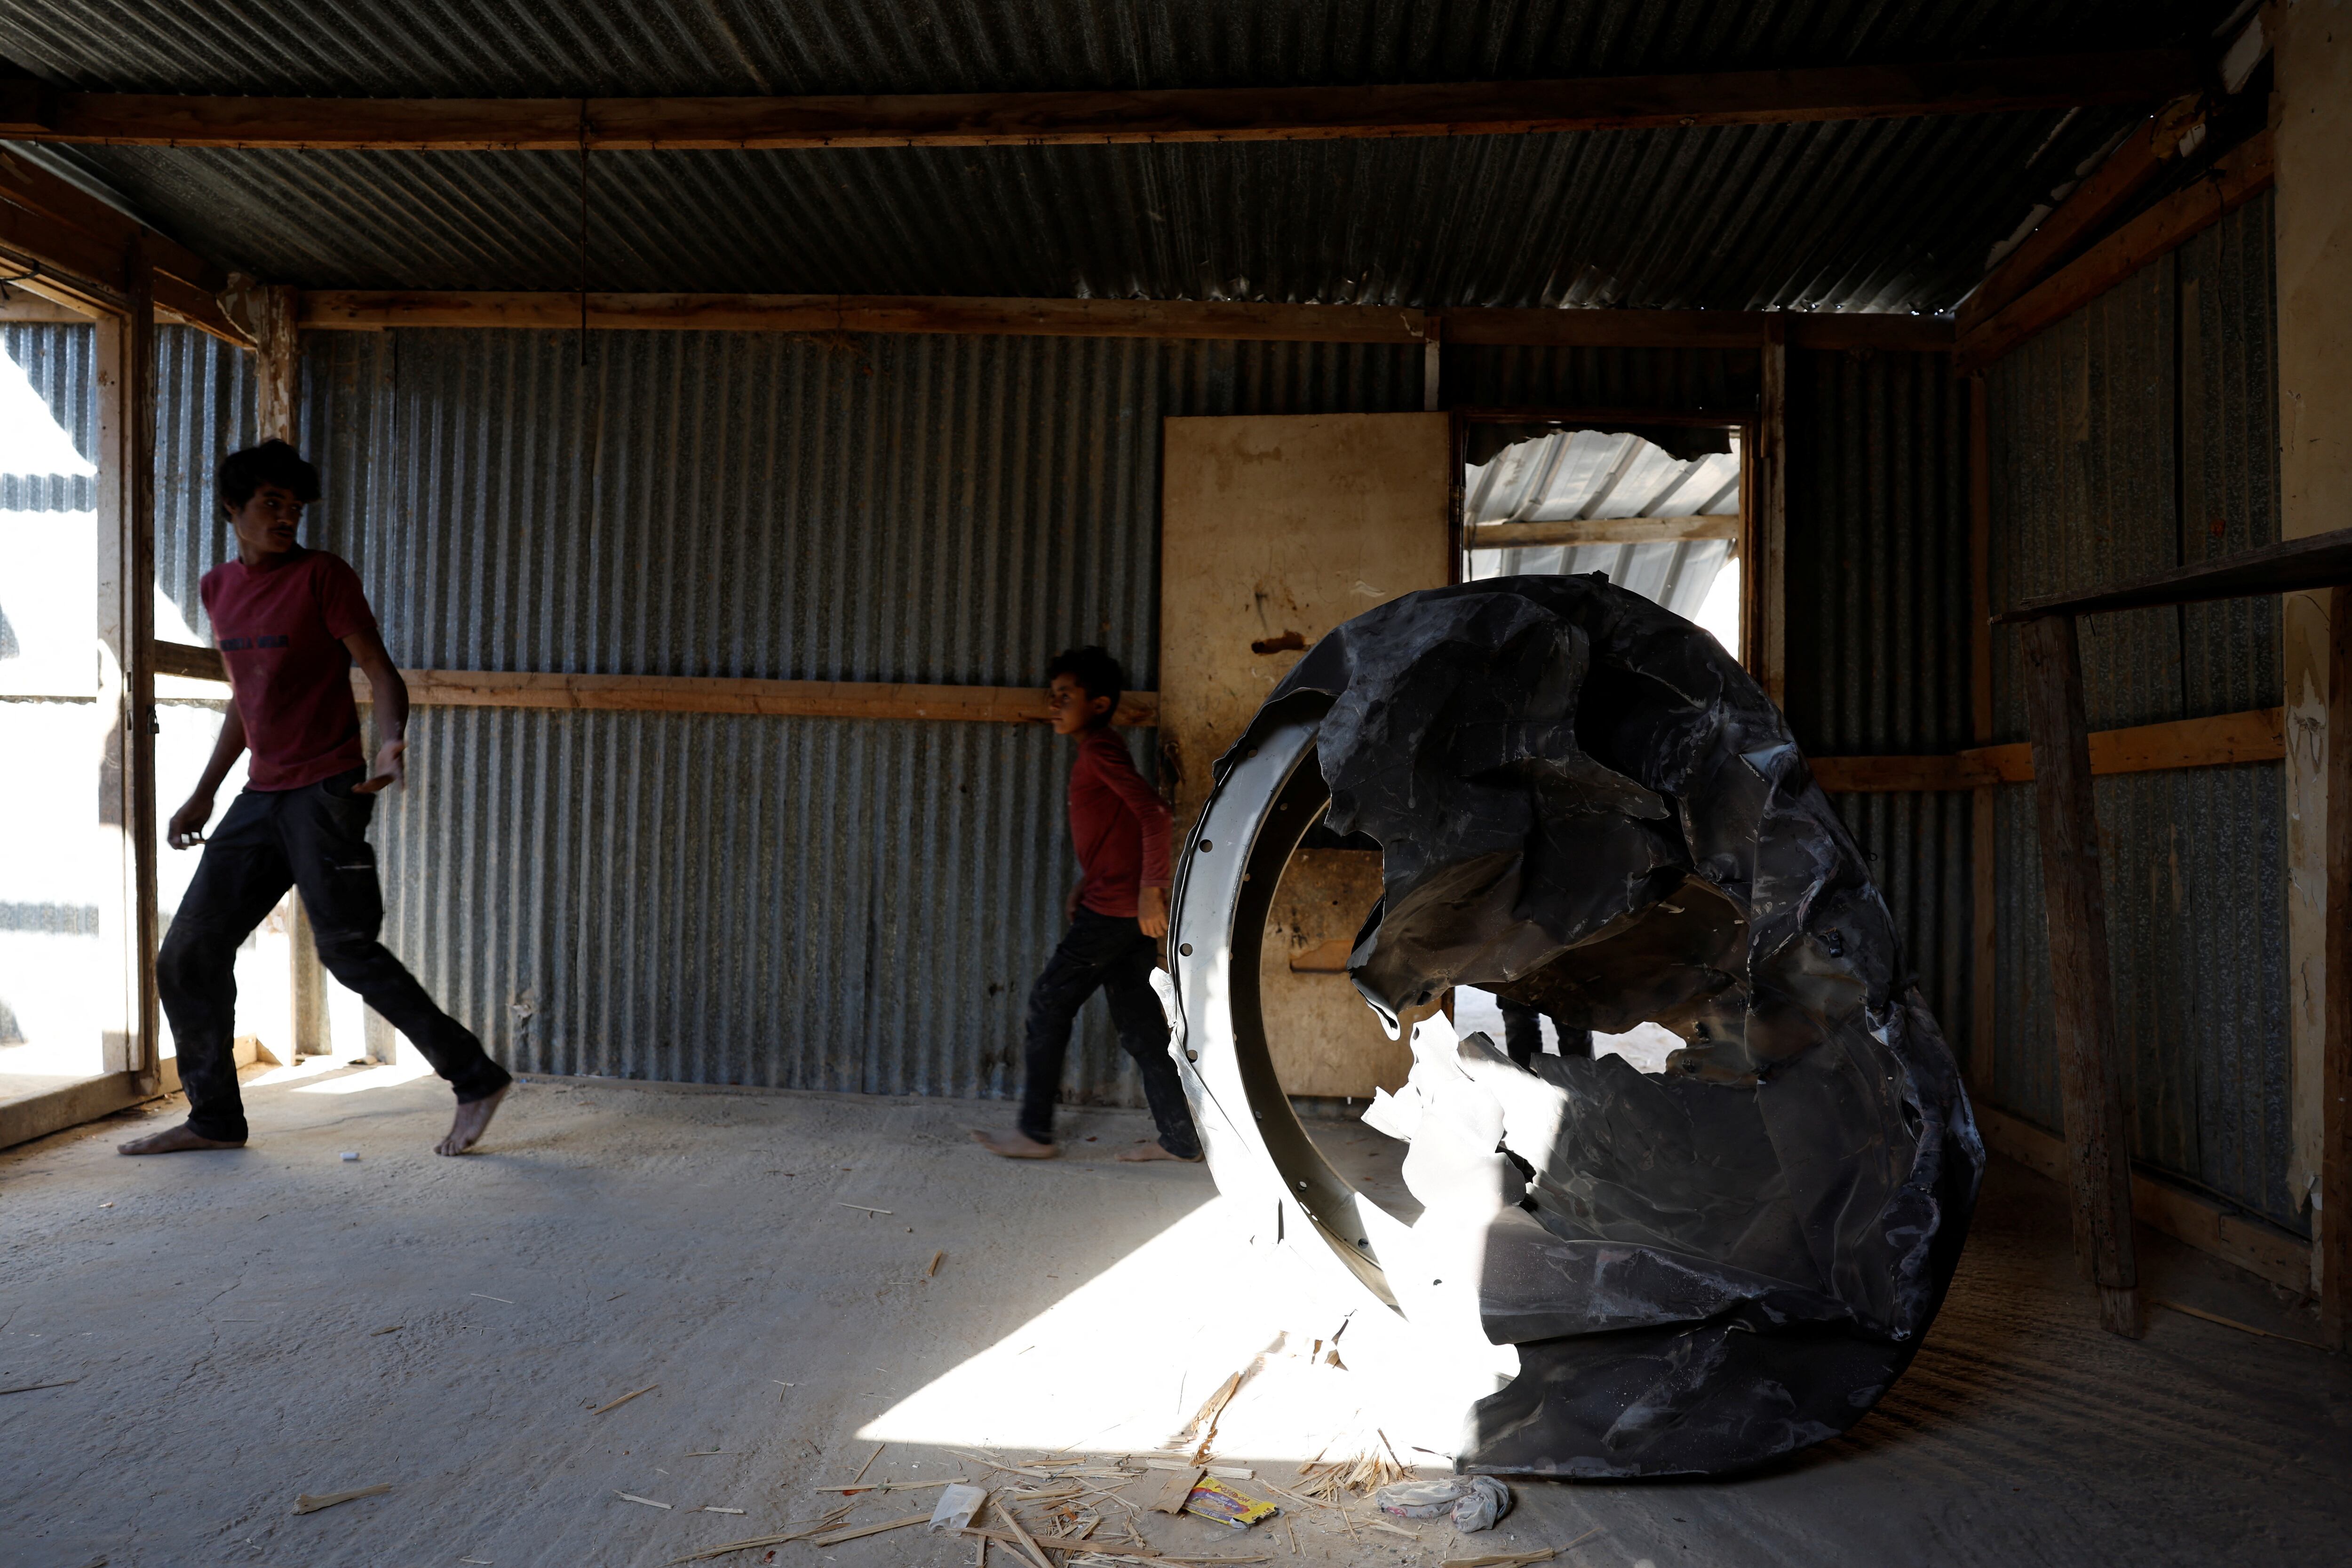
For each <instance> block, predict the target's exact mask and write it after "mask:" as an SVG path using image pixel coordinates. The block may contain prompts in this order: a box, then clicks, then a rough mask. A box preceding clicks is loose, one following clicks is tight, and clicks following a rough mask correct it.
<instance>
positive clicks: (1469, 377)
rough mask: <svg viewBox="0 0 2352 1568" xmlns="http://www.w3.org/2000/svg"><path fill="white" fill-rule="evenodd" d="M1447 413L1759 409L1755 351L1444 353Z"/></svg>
mask: <svg viewBox="0 0 2352 1568" xmlns="http://www.w3.org/2000/svg"><path fill="white" fill-rule="evenodd" d="M1439 353H1440V357H1441V360H1442V364H1441V367H1440V372H1439V375H1438V386H1439V390H1440V391H1441V392H1442V393H1443V395H1444V403H1445V405H1446V406H1447V407H1448V408H1546V409H1562V410H1575V409H1606V410H1611V411H1614V410H1619V409H1624V410H1639V411H1642V412H1644V413H1647V412H1652V411H1655V410H1672V411H1679V412H1688V413H1701V412H1712V411H1715V410H1721V411H1723V412H1725V413H1727V414H1732V415H1749V414H1753V413H1755V411H1756V401H1757V395H1758V392H1759V387H1760V385H1761V383H1762V379H1763V374H1764V366H1763V356H1762V355H1761V354H1759V353H1757V352H1756V351H1755V350H1754V349H1582V348H1497V347H1489V346H1485V345H1478V346H1471V345H1464V346H1461V347H1457V348H1445V349H1441V350H1440V351H1439Z"/></svg>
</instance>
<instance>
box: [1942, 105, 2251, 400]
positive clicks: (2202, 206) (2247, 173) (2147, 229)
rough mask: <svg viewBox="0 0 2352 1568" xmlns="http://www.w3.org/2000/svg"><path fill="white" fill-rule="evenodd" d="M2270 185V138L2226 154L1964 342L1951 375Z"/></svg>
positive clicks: (2086, 299) (1973, 366) (2062, 313)
mask: <svg viewBox="0 0 2352 1568" xmlns="http://www.w3.org/2000/svg"><path fill="white" fill-rule="evenodd" d="M2270 185H2271V138H2270V133H2269V132H2262V133H2260V134H2258V135H2256V136H2254V137H2253V138H2252V139H2251V140H2249V141H2248V142H2246V143H2245V144H2244V145H2242V146H2241V147H2237V148H2235V149H2233V150H2231V152H2230V153H2226V154H2224V155H2223V156H2222V157H2221V159H2220V160H2218V161H2217V162H2216V163H2214V165H2213V167H2212V169H2211V170H2210V172H2209V173H2208V174H2207V175H2206V177H2204V178H2203V179H2200V180H2199V181H2197V182H2196V183H2195V184H2191V185H2189V186H2187V187H2186V188H2184V189H2182V190H2180V191H2178V192H2176V193H2174V194H2173V195H2169V196H2167V197H2166V198H2165V199H2164V200H2162V201H2160V202H2158V203H2157V204H2156V205H2154V206H2152V207H2150V208H2149V209H2148V210H2147V211H2146V212H2144V213H2142V214H2140V215H2139V216H2137V217H2136V218H2134V219H2132V220H2131V222H2129V223H2127V224H2126V225H2124V226H2123V227H2121V228H2119V229H2117V230H2116V232H2115V233H2113V234H2111V235H2109V236H2108V237H2106V238H2105V239H2103V240H2101V241H2099V243H2098V244H2096V245H2095V246H2093V247H2091V248H2090V249H2089V250H2087V251H2085V252H2084V254H2083V255H2082V256H2081V257H2080V258H2077V259H2075V260H2074V261H2072V262H2070V263H2068V264H2067V265H2066V266H2065V267H2064V268H2061V269H2060V270H2059V271H2058V272H2056V273H2055V274H2053V276H2052V277H2051V278H2050V279H2047V280H2046V281H2044V282H2043V283H2042V284H2040V285H2039V286H2037V287H2036V288H2034V289H2032V290H2031V291H2029V292H2028V293H2027V294H2026V295H2025V296H2024V297H2023V298H2021V299H2019V300H2013V301H2011V303H2010V304H2008V305H2006V306H2004V307H2002V308H2001V309H2000V310H1998V311H1996V312H1995V313H1994V314H1993V315H1992V316H1990V318H1988V319H1987V320H1985V321H1981V322H1979V324H1978V325H1977V326H1976V328H1975V329H1974V330H1973V331H1967V332H1964V333H1963V334H1961V336H1960V339H1959V343H1958V348H1957V349H1955V350H1954V352H1953V359H1952V368H1953V369H1954V370H1955V371H1957V372H1961V373H1966V372H1968V371H1971V370H1978V369H1981V368H1982V367H1984V366H1985V365H1988V364H1990V363H1992V362H1993V361H1995V360H1997V359H1999V358H2000V357H2001V355H2003V354H2005V353H2009V351H2010V350H2011V349H2013V348H2015V347H2017V345H2018V344H2020V343H2021V342H2025V341H2026V340H2027V339H2028V338H2031V337H2032V336H2033V335H2034V334H2035V333H2037V332H2040V331H2043V330H2044V329H2045V328H2049V327H2053V326H2055V325H2056V324H2057V323H2058V322H2060V321H2064V320H2065V319H2066V318H2067V317H2068V316H2071V315H2073V314H2074V312H2075V311H2076V310H2081V309H2082V308H2083V307H2084V305H2087V304H2089V303H2090V302H2091V301H2092V300H2095V299H2097V298H2098V297H2099V296H2100V295H2102V294H2104V293H2105V292H2106V291H2107V290H2108V289H2112V288H2114V287H2115V286H2116V284H2118V283H2120V282H2122V281H2123V280H2124V279H2126V278H2128V277H2130V276H2131V275H2132V274H2133V273H2135V272H2137V271H2138V270H2139V269H2140V268H2143V267H2146V266H2147V264H2148V263H2149V262H2151V261H2155V260H2157V259H2158V258H2161V257H2164V256H2167V255H2169V254H2170V253H2171V252H2172V251H2173V250H2175V249H2177V248H2178V247H2179V246H2181V245H2182V244H2184V243H2185V242H2187V241H2188V240H2189V239H2191V238H2194V237H2196V236H2197V235H2200V234H2201V233H2203V232H2204V231H2205V230H2206V229H2208V228H2210V227H2211V226H2213V225H2214V224H2216V223H2219V222H2220V221H2221V219H2222V217H2223V216H2226V215H2228V214H2230V213H2232V212H2235V211H2236V210H2237V209H2238V208H2239V207H2242V206H2243V205H2245V204H2246V203H2248V202H2250V201H2252V200H2253V199H2254V198H2255V197H2256V196H2258V195H2262V194H2263V192H2264V191H2266V190H2268V189H2270Z"/></svg>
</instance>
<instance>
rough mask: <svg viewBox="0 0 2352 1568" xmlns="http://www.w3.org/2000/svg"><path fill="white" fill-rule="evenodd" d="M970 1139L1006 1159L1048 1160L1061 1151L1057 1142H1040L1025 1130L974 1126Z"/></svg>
mask: <svg viewBox="0 0 2352 1568" xmlns="http://www.w3.org/2000/svg"><path fill="white" fill-rule="evenodd" d="M971 1141H972V1142H975V1143H977V1144H979V1145H980V1146H981V1147H982V1148H983V1149H985V1150H987V1151H988V1152H990V1153H992V1154H1002V1155H1003V1156H1004V1157H1005V1158H1006V1159H1008V1160H1050V1159H1052V1158H1054V1157H1055V1155H1057V1154H1059V1153H1060V1152H1062V1150H1061V1146H1060V1145H1059V1144H1055V1143H1040V1142H1037V1140H1035V1139H1034V1138H1032V1137H1030V1136H1029V1135H1028V1134H1027V1133H1025V1132H983V1131H981V1130H980V1129H979V1128H977V1127H975V1128H973V1129H972V1130H971Z"/></svg>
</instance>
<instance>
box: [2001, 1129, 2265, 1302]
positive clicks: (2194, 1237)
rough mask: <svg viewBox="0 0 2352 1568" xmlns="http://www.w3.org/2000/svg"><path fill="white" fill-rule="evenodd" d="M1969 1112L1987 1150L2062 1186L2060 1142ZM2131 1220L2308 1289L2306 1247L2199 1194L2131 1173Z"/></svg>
mask: <svg viewBox="0 0 2352 1568" xmlns="http://www.w3.org/2000/svg"><path fill="white" fill-rule="evenodd" d="M1971 1109H1972V1110H1974V1111H1975V1114H1976V1119H1977V1131H1979V1132H1980V1133H1982V1134H1983V1136H1984V1141H1985V1147H1986V1148H1988V1149H1990V1150H1991V1151H1993V1152H1995V1153H1997V1154H2000V1155H2003V1156H2005V1157H2007V1158H2009V1159H2011V1160H2014V1161H2016V1162H2017V1163H2019V1164H2021V1165H2023V1166H2025V1167H2027V1168H2028V1169H2030V1170H2032V1171H2035V1172H2038V1173H2041V1174H2042V1175H2044V1176H2047V1177H2048V1178H2049V1179H2050V1180H2052V1181H2053V1182H2055V1183H2057V1184H2059V1185H2060V1186H2061V1187H2062V1188H2063V1186H2064V1185H2065V1184H2066V1144H2065V1142H2064V1141H2063V1140H2062V1139H2058V1138H2053V1137H2052V1136H2051V1135H2050V1134H2049V1133H2047V1132H2044V1131H2042V1129H2041V1128H2039V1127H2036V1126H2034V1125H2033V1124H2032V1123H2031V1122H2029V1121H2021V1120H2020V1119H2019V1118H2017V1117H2014V1116H2011V1115H2010V1114H2008V1113H2007V1112H2006V1111H2002V1110H1995V1109H1994V1108H1993V1107H1991V1106H1989V1105H1985V1104H1982V1103H1979V1104H1977V1105H1975V1106H1973V1107H1972V1108H1971ZM2132 1217H2133V1218H2134V1219H2135V1220H2137V1221H2138V1222H2139V1223H2140V1224H2141V1225H2144V1226H2147V1227H2148V1228H2149V1229H2150V1230H2154V1231H2160V1232H2162V1233H2163V1234H2164V1235H2166V1236H2168V1237H2172V1238H2173V1239H2174V1240H2176V1241H2180V1242H2185V1243H2187V1244H2188V1245H2189V1246H2190V1247H2195V1248H2197V1249H2198V1250H2199V1251H2200V1252H2205V1253H2210V1254H2211V1255H2212V1256H2213V1257H2215V1258H2222V1259H2224V1260H2226V1261H2228V1262H2230V1263H2232V1264H2235V1265H2236V1266H2237V1267H2239V1268H2242V1269H2244V1270H2246V1272H2248V1273H2249V1274H2253V1275H2258V1276H2260V1277H2261V1278H2263V1279H2267V1280H2269V1281H2270V1282H2271V1283H2272V1284H2273V1285H2281V1286H2284V1287H2285V1288H2286V1289H2290V1290H2294V1291H2296V1292H2298V1293H2300V1292H2303V1291H2306V1290H2308V1289H2310V1288H2311V1248H2310V1247H2307V1246H2305V1244H2304V1243H2302V1242H2301V1241H2298V1240H2297V1239H2295V1238H2294V1237H2292V1236H2289V1235H2287V1234H2285V1233H2284V1232H2283V1231H2281V1230H2279V1229H2277V1228H2276V1227H2274V1226H2270V1225H2266V1224H2264V1223H2263V1222H2262V1221H2261V1220H2259V1219H2255V1218H2252V1217H2251V1216H2249V1215H2242V1214H2237V1213H2233V1212H2232V1211H2231V1210H2229V1209H2226V1208H2224V1207H2222V1206H2221V1205H2220V1204H2218V1203H2215V1202H2214V1201H2213V1200H2212V1199H2211V1198H2209V1197H2206V1196H2204V1195H2202V1194H2198V1193H2192V1192H2189V1191H2188V1190H2186V1189H2184V1188H2181V1187H2176V1186H2174V1185H2172V1184H2170V1183H2168V1182H2163V1181H2158V1180H2156V1179H2153V1178H2151V1177H2149V1176H2147V1175H2146V1174H2144V1173H2139V1172H2134V1173H2133V1174H2132Z"/></svg>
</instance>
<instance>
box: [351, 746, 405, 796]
mask: <svg viewBox="0 0 2352 1568" xmlns="http://www.w3.org/2000/svg"><path fill="white" fill-rule="evenodd" d="M407 750H408V742H405V741H386V742H384V743H383V745H381V746H378V747H377V748H376V749H375V766H374V768H373V769H372V770H371V771H370V772H369V773H368V776H367V777H366V778H364V779H362V780H361V781H360V782H359V783H358V784H353V785H352V794H353V795H373V794H375V793H376V791H378V790H381V789H389V788H391V787H392V786H393V785H394V784H406V783H407V782H408V766H407V764H406V763H403V762H402V761H401V753H402V752H405V751H407Z"/></svg>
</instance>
